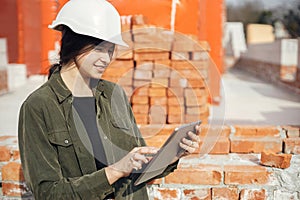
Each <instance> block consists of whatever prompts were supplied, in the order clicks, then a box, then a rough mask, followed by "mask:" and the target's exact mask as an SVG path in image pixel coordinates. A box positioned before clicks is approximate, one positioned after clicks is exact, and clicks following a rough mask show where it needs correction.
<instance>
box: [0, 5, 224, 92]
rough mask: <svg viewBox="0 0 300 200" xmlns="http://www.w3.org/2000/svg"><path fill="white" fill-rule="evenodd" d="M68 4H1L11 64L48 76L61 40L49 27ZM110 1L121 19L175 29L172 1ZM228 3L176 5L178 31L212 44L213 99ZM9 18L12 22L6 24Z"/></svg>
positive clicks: (0, 19)
mask: <svg viewBox="0 0 300 200" xmlns="http://www.w3.org/2000/svg"><path fill="white" fill-rule="evenodd" d="M67 1H68V0H58V1H57V0H39V1H37V0H26V3H25V1H24V0H0V3H1V10H3V12H0V16H2V18H0V25H3V26H2V27H8V28H7V30H5V31H4V30H1V31H0V36H1V34H2V35H3V36H6V37H8V44H9V54H10V55H9V61H10V62H16V61H18V62H20V63H25V64H26V65H27V68H28V75H30V74H39V73H43V74H45V73H47V71H48V68H49V62H48V52H49V50H53V49H54V42H55V41H59V39H60V36H59V33H57V32H55V31H52V30H49V29H48V28H47V26H48V24H50V23H51V21H52V20H53V19H54V17H55V15H56V13H57V11H58V10H59V9H60V8H61V7H62V6H63V5H64V4H65V3H66V2H67ZM109 1H110V2H111V3H112V4H113V5H114V6H115V7H116V8H117V10H118V11H119V12H120V14H121V15H135V14H142V15H144V16H145V17H146V18H147V19H148V23H149V24H155V25H157V26H160V27H164V28H167V29H170V28H171V24H170V23H171V12H172V0H164V1H161V0H148V1H141V0H126V1H125V0H109ZM224 3H225V2H224V0H213V1H211V0H180V1H179V3H178V4H176V15H175V27H174V28H175V31H178V32H180V33H184V34H194V35H196V36H198V38H199V39H200V40H206V41H208V43H209V44H210V47H211V52H210V55H211V57H212V61H213V62H212V63H213V64H212V67H213V68H214V70H211V71H210V90H211V93H212V96H213V97H215V96H219V84H220V75H219V73H220V72H221V73H222V72H223V66H222V63H223V62H222V60H223V49H222V35H223V18H224V16H223V15H224V12H225V11H224ZM2 5H4V7H3V6H2ZM5 18H6V19H7V18H8V20H6V21H5V20H4V19H5ZM8 22H9V23H8ZM18 27H19V28H18ZM16 38H17V39H16ZM16 49H18V50H16ZM37 58H38V59H37ZM215 66H216V67H215Z"/></svg>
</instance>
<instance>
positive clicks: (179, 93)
mask: <svg viewBox="0 0 300 200" xmlns="http://www.w3.org/2000/svg"><path fill="white" fill-rule="evenodd" d="M167 96H168V97H183V88H182V87H169V88H168V90H167Z"/></svg>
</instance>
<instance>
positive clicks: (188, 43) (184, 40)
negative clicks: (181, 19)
mask: <svg viewBox="0 0 300 200" xmlns="http://www.w3.org/2000/svg"><path fill="white" fill-rule="evenodd" d="M176 37H178V36H176ZM208 49H209V45H208V44H207V42H204V41H201V42H199V41H198V40H197V39H196V38H190V37H189V36H187V35H182V36H179V38H175V41H174V43H173V50H174V51H207V50H208Z"/></svg>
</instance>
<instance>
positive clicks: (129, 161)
mask: <svg viewBox="0 0 300 200" xmlns="http://www.w3.org/2000/svg"><path fill="white" fill-rule="evenodd" d="M158 150H159V148H156V147H147V146H144V147H135V148H134V149H132V150H131V151H130V152H129V153H128V154H127V155H126V156H125V157H123V158H122V159H121V160H119V161H118V162H116V163H114V164H113V165H110V166H108V167H106V168H105V172H106V176H107V179H108V182H109V183H110V184H112V183H114V182H115V181H117V180H118V179H120V178H122V177H126V176H129V175H130V173H131V172H132V171H133V170H134V169H135V170H139V169H141V168H142V165H143V164H144V163H145V164H146V163H148V162H149V160H150V159H151V158H152V157H149V156H148V155H149V154H156V153H157V152H158ZM147 154H148V155H147Z"/></svg>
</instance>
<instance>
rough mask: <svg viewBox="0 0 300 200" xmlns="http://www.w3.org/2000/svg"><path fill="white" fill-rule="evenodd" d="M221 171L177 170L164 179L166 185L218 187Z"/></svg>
mask: <svg viewBox="0 0 300 200" xmlns="http://www.w3.org/2000/svg"><path fill="white" fill-rule="evenodd" d="M221 179H222V171H215V170H206V169H193V168H191V169H177V170H175V171H174V172H173V173H171V174H169V175H168V176H166V177H165V183H166V184H192V185H194V184H197V185H219V184H220V183H221Z"/></svg>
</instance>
